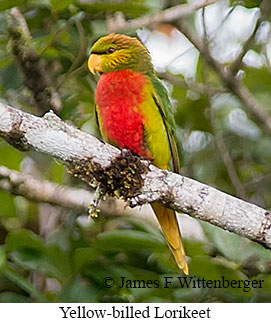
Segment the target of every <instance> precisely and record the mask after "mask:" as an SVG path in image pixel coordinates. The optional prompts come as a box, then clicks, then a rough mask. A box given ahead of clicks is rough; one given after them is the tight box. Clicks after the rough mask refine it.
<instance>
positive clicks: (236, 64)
mask: <svg viewBox="0 0 271 323" xmlns="http://www.w3.org/2000/svg"><path fill="white" fill-rule="evenodd" d="M262 22H263V19H262V17H261V16H259V17H258V19H257V21H256V23H255V27H254V29H253V31H252V33H251V35H250V36H249V37H248V38H247V40H246V41H245V42H244V43H243V45H242V50H241V52H240V53H239V55H238V56H237V57H236V59H235V60H234V62H233V63H232V64H231V66H230V67H229V68H230V72H231V74H232V75H235V74H236V73H237V72H238V71H239V70H240V68H241V65H242V61H243V58H244V56H245V55H246V53H247V51H248V50H249V49H250V47H251V45H252V44H253V42H254V41H255V36H256V33H257V31H258V29H259V27H260V26H261V24H262Z"/></svg>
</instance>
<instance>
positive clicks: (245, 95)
mask: <svg viewBox="0 0 271 323" xmlns="http://www.w3.org/2000/svg"><path fill="white" fill-rule="evenodd" d="M177 26H178V28H179V30H180V31H181V32H182V33H183V34H184V35H185V36H186V37H187V39H188V40H189V41H190V42H191V43H192V44H193V45H194V46H195V47H196V48H197V49H198V50H199V52H200V54H201V55H202V56H203V57H204V58H205V59H206V62H207V63H208V64H209V65H210V66H211V67H213V69H214V70H215V71H216V72H217V74H218V75H219V76H220V78H221V80H222V82H223V83H224V85H225V87H227V88H228V89H229V90H230V91H231V92H232V93H233V94H234V95H235V96H237V97H238V99H239V100H240V101H241V102H242V104H243V105H244V107H245V108H246V109H247V111H248V112H249V113H250V114H251V116H252V117H253V118H254V119H255V120H256V121H257V122H258V124H260V125H261V126H262V128H263V129H264V131H265V132H266V133H267V134H269V135H270V134H271V116H270V115H269V114H268V113H267V112H266V109H265V108H264V107H263V106H262V105H261V104H260V103H259V102H258V101H257V100H256V99H255V97H254V96H253V95H252V94H251V92H250V91H249V90H248V89H247V88H246V87H245V86H244V85H243V84H242V83H241V82H240V80H238V79H236V78H235V77H234V76H233V75H232V73H231V72H230V71H229V70H228V69H226V68H225V67H224V66H222V65H221V64H219V63H218V62H217V61H216V60H215V59H214V58H213V57H212V55H211V54H210V51H209V49H208V47H206V46H204V44H203V42H201V41H200V40H199V39H197V38H195V37H194V36H193V35H192V34H191V32H190V31H189V30H188V28H187V27H186V26H185V25H184V24H183V23H182V22H178V23H177Z"/></svg>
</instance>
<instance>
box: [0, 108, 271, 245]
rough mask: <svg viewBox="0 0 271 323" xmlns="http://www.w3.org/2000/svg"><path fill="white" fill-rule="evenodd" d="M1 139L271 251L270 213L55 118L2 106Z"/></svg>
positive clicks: (112, 189)
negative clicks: (156, 165)
mask: <svg viewBox="0 0 271 323" xmlns="http://www.w3.org/2000/svg"><path fill="white" fill-rule="evenodd" d="M0 135H1V136H2V137H3V138H4V139H5V140H7V141H8V142H9V143H10V144H12V145H13V146H15V147H17V148H19V149H21V150H29V149H31V150H36V151H39V152H42V153H45V154H47V155H50V156H52V157H55V158H57V159H59V160H61V161H62V162H64V163H65V164H66V165H68V167H69V169H70V172H71V173H72V174H73V175H74V176H77V177H79V178H81V179H82V180H84V181H85V182H87V183H88V184H89V185H91V184H92V183H94V184H96V186H97V184H99V185H100V186H101V189H102V190H103V193H104V194H106V195H110V196H118V197H122V198H123V199H125V200H126V201H127V202H128V203H129V205H130V206H132V207H135V206H137V205H142V204H145V203H151V202H158V203H161V204H162V205H164V206H167V207H170V208H172V209H174V210H176V211H180V212H183V213H187V214H189V215H191V216H193V217H195V218H197V219H201V220H204V221H208V222H210V223H212V224H214V225H217V226H219V227H221V228H224V229H226V230H229V231H232V232H235V233H237V234H239V235H242V236H245V237H247V238H249V239H251V240H254V241H257V242H259V243H261V244H262V245H264V246H265V247H268V248H270V247H271V213H270V212H268V211H266V210H264V209H262V208H260V207H258V206H256V205H253V204H251V203H247V202H244V201H242V200H240V199H238V198H235V197H233V196H230V195H228V194H225V193H223V192H220V191H219V190H217V189H214V188H212V187H210V186H208V185H204V184H202V183H199V182H197V181H195V180H192V179H190V178H187V177H184V176H181V175H178V174H174V173H171V172H169V171H166V170H161V169H159V168H157V167H155V166H153V165H150V164H149V162H148V161H146V160H142V159H141V158H139V157H137V156H134V155H132V154H131V153H130V152H129V151H120V150H118V149H117V148H115V147H112V146H110V145H108V144H105V143H102V142H101V141H99V140H98V139H96V138H95V137H93V136H91V135H89V134H87V133H84V132H82V131H80V130H77V129H75V128H74V127H72V126H70V125H68V124H65V123H64V122H63V121H61V119H59V118H58V117H57V116H56V115H55V114H54V113H53V112H49V113H47V114H46V115H45V116H44V117H43V118H39V117H35V116H33V115H30V114H28V113H25V112H22V111H19V110H16V109H14V108H12V107H9V106H7V105H4V104H2V103H0Z"/></svg>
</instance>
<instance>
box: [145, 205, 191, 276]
mask: <svg viewBox="0 0 271 323" xmlns="http://www.w3.org/2000/svg"><path fill="white" fill-rule="evenodd" d="M151 207H152V209H153V211H154V213H155V215H156V217H157V220H158V221H159V223H160V225H161V228H162V230H163V232H164V235H165V237H166V239H167V242H168V245H169V247H170V250H171V252H172V253H173V256H174V258H175V260H176V262H177V265H178V266H179V267H180V268H181V269H182V270H183V272H184V273H185V274H186V275H188V273H189V270H188V265H187V262H186V259H185V251H184V246H183V243H182V237H181V233H180V229H179V225H178V222H177V218H176V213H175V211H173V210H171V209H167V208H165V207H163V206H162V205H160V204H157V203H152V204H151Z"/></svg>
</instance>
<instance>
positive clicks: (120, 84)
mask: <svg viewBox="0 0 271 323" xmlns="http://www.w3.org/2000/svg"><path fill="white" fill-rule="evenodd" d="M88 69H89V70H90V72H91V73H92V74H98V75H99V80H98V83H97V86H96V91H95V115H96V119H97V122H98V126H99V129H100V132H101V135H102V137H103V139H104V140H105V141H106V142H108V143H110V144H112V145H114V146H116V147H118V148H120V149H124V148H125V149H129V150H130V151H131V152H132V153H134V154H136V155H138V156H140V157H143V158H146V159H148V160H150V161H151V162H152V163H153V164H154V165H155V166H157V167H159V168H161V169H169V167H170V164H171V165H172V167H173V171H174V172H176V173H180V162H179V155H178V147H177V141H176V131H175V120H174V115H173V110H172V106H171V103H170V100H169V97H168V93H167V90H166V89H165V87H164V86H163V84H162V83H161V81H160V80H159V78H158V77H157V75H156V73H155V70H154V67H153V64H152V61H151V56H150V53H149V51H148V49H147V48H146V47H145V46H144V45H143V44H142V42H141V41H140V40H139V39H138V38H136V37H130V36H126V35H123V34H115V33H111V34H109V35H107V36H103V37H101V38H99V39H98V40H97V41H96V42H95V43H94V44H93V45H92V47H91V49H90V56H89V58H88ZM151 207H152V209H153V211H154V214H155V215H156V218H157V220H158V222H159V224H160V226H161V229H162V232H163V233H164V236H165V238H166V240H167V243H168V246H169V248H170V250H171V252H172V254H173V256H174V258H175V260H176V263H177V265H178V267H179V268H180V269H181V270H182V271H183V272H184V273H185V274H186V275H188V273H189V270H188V264H187V261H186V255H185V250H184V246H183V243H182V238H181V233H180V228H179V225H178V221H177V216H176V213H175V211H173V210H171V209H169V208H166V207H164V206H162V205H160V204H158V203H151Z"/></svg>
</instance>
